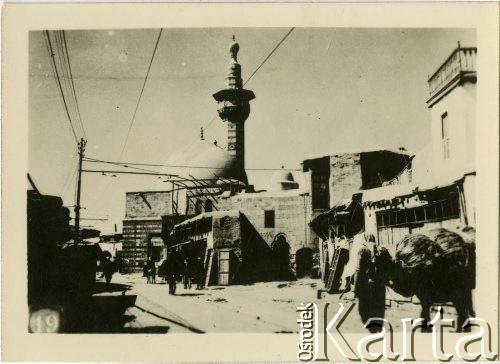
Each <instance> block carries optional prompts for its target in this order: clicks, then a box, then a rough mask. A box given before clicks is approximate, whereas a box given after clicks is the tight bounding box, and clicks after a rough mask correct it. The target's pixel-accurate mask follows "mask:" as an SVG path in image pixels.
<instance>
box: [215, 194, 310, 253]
mask: <svg viewBox="0 0 500 364" xmlns="http://www.w3.org/2000/svg"><path fill="white" fill-rule="evenodd" d="M218 208H219V210H239V211H240V212H241V213H242V214H244V215H245V216H246V218H247V219H248V221H249V223H250V224H251V225H252V226H253V227H254V228H255V230H256V232H257V233H258V234H259V235H260V237H261V238H262V239H263V240H264V241H265V242H266V243H267V244H268V246H269V247H271V246H272V243H273V241H274V240H275V238H276V236H278V235H280V234H284V235H285V236H286V240H287V242H288V244H289V245H290V254H291V255H294V254H295V253H296V251H297V250H299V249H300V248H302V247H308V248H311V249H312V250H313V251H317V250H318V247H317V239H314V237H315V236H313V233H312V232H311V229H310V228H309V225H308V224H309V221H310V216H311V203H310V197H309V196H301V195H298V194H296V195H294V194H284V195H281V196H280V195H269V194H266V193H255V194H242V195H236V196H232V197H230V198H228V199H221V200H220V201H219V205H218ZM266 210H274V216H275V218H274V227H265V224H264V211H266Z"/></svg>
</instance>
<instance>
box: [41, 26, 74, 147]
mask: <svg viewBox="0 0 500 364" xmlns="http://www.w3.org/2000/svg"><path fill="white" fill-rule="evenodd" d="M45 35H46V37H47V38H46V39H47V42H48V43H47V44H48V51H49V57H50V60H51V63H52V64H53V70H54V73H55V76H56V80H57V84H58V86H59V91H61V97H62V99H63V103H64V109H65V110H66V116H67V117H68V121H69V125H70V126H71V131H72V132H73V136H74V138H75V141H76V143H77V144H78V137H77V136H76V132H75V128H74V126H73V123H72V122H71V116H70V115H69V110H68V104H67V102H66V98H65V97H64V91H63V88H62V85H61V79H60V77H59V71H58V70H57V66H56V61H55V58H54V56H55V54H54V48H53V47H52V42H51V41H50V35H49V31H48V30H46V31H45Z"/></svg>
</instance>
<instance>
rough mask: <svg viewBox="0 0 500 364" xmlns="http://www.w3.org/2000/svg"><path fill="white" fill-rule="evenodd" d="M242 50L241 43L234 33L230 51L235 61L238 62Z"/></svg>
mask: <svg viewBox="0 0 500 364" xmlns="http://www.w3.org/2000/svg"><path fill="white" fill-rule="evenodd" d="M239 50H240V45H239V44H238V43H236V37H235V36H234V34H233V41H232V42H231V44H230V45H229V53H231V58H232V59H234V61H235V62H238V51H239Z"/></svg>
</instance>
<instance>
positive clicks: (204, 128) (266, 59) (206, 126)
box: [186, 27, 295, 149]
mask: <svg viewBox="0 0 500 364" xmlns="http://www.w3.org/2000/svg"><path fill="white" fill-rule="evenodd" d="M294 29H295V27H292V28H290V30H289V31H288V32H287V33H286V34H285V35H284V36H283V38H281V40H280V41H279V42H278V43H277V44H276V46H275V47H274V48H273V50H272V51H271V52H270V53H269V54H268V55H267V57H266V58H264V60H263V61H262V62H261V63H260V64H259V66H258V67H257V68H256V69H255V70H254V71H253V72H252V73H251V74H250V76H249V77H248V78H247V80H246V81H245V82H244V83H243V86H245V85H246V84H247V83H248V82H249V81H250V80H251V79H252V77H253V76H255V74H256V73H257V72H258V71H259V70H260V69H261V67H262V66H263V65H264V64H265V63H266V62H267V61H268V60H269V58H271V56H272V55H273V54H274V52H276V50H277V49H278V48H279V47H280V46H281V44H283V42H284V41H285V40H286V38H288V36H289V35H290V34H291V33H292V32H293V30H294ZM217 116H218V115H215V116H214V117H213V118H212V119H210V121H209V122H208V123H207V124H206V125H205V126H204V127H203V130H204V131H206V130H207V129H208V128H209V127H210V126H211V125H212V124H213V122H214V121H215V120H216V119H217ZM196 140H197V139H195V140H193V141H192V142H191V143H190V144H189V145H188V147H186V149H187V148H189V147H190V146H191V145H193V144H194V143H195V142H196Z"/></svg>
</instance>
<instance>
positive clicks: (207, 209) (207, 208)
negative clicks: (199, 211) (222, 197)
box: [205, 200, 213, 212]
mask: <svg viewBox="0 0 500 364" xmlns="http://www.w3.org/2000/svg"><path fill="white" fill-rule="evenodd" d="M212 210H213V204H212V200H206V201H205V212H212Z"/></svg>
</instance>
